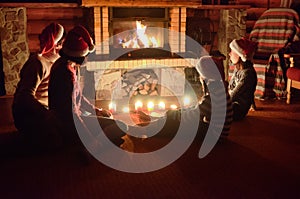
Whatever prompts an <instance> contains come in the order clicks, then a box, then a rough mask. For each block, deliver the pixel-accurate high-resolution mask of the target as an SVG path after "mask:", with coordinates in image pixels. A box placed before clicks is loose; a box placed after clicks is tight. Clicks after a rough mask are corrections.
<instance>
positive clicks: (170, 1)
mask: <svg viewBox="0 0 300 199" xmlns="http://www.w3.org/2000/svg"><path fill="white" fill-rule="evenodd" d="M199 5H201V0H182V1H177V0H148V1H147V0H82V6H86V7H95V6H108V7H195V6H199Z"/></svg>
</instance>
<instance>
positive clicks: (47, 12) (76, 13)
mask: <svg viewBox="0 0 300 199" xmlns="http://www.w3.org/2000/svg"><path fill="white" fill-rule="evenodd" d="M27 13H28V17H27V19H28V20H40V19H44V20H47V19H48V20H52V19H71V20H73V19H74V18H77V17H82V15H83V10H82V8H79V7H78V8H71V7H70V8H65V7H61V8H43V7H42V8H27Z"/></svg>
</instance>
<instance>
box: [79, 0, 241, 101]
mask: <svg viewBox="0 0 300 199" xmlns="http://www.w3.org/2000/svg"><path fill="white" fill-rule="evenodd" d="M82 5H83V6H86V7H92V8H93V15H94V19H93V20H94V35H95V44H96V52H95V56H94V57H92V58H89V61H88V62H87V64H86V68H87V70H88V71H92V72H93V73H94V80H95V90H96V99H97V100H106V99H111V97H112V95H113V92H114V97H117V98H120V99H121V98H122V97H124V96H125V95H124V94H122V93H124V92H122V88H123V85H122V76H123V75H124V74H125V73H127V72H128V71H131V70H135V71H136V70H141V71H142V70H149V69H151V70H153V72H154V73H156V76H157V77H158V82H159V84H158V85H165V86H167V87H169V88H172V90H173V92H170V90H169V89H165V88H164V86H158V91H159V92H158V94H159V95H160V96H172V95H176V96H181V95H184V93H185V91H184V89H185V86H184V84H185V79H183V80H182V79H180V75H179V76H178V77H176V78H174V73H173V72H171V71H170V70H168V68H172V69H174V70H176V71H177V72H178V74H180V73H181V74H182V75H181V76H184V73H185V72H184V69H185V68H193V67H194V66H195V65H196V63H197V59H195V56H193V57H187V58H186V57H185V55H186V54H187V53H186V50H188V49H186V47H187V45H186V36H185V33H186V18H187V8H193V7H195V8H197V7H198V8H199V6H201V1H195V0H192V1H170V0H164V1H157V0H150V1H139V0H137V1H129V0H125V1H118V0H109V1H93V0H83V1H82ZM114 7H121V8H128V9H130V8H132V7H134V8H166V9H167V12H168V16H167V17H168V19H169V21H168V29H169V30H170V31H169V33H168V35H167V37H168V45H169V50H170V54H171V56H170V57H156V56H153V57H147V58H136V57H135V58H130V57H127V58H128V59H116V60H113V61H112V60H110V59H109V54H110V50H111V49H110V43H109V38H110V37H111V36H112V35H111V32H110V31H111V27H110V23H111V15H112V14H111V8H114ZM226 11H227V12H226ZM220 12H221V14H220V15H221V16H222V17H223V19H226V18H227V17H228V19H229V25H231V26H228V22H227V21H228V20H227V19H226V22H222V20H221V22H220V25H221V27H222V28H223V31H222V30H221V31H220V32H219V34H221V39H219V41H221V42H222V43H223V44H224V42H225V43H229V42H230V41H231V40H232V39H233V38H239V37H241V36H244V35H245V30H246V26H245V21H244V17H245V16H246V14H245V13H246V12H245V11H244V10H243V9H234V10H224V11H220ZM228 27H229V28H228ZM228 29H229V31H231V33H230V35H231V36H228V35H229V34H228V32H227V31H228ZM224 36H225V37H224ZM222 51H223V52H225V53H224V54H226V55H227V54H228V53H227V52H228V48H226V47H225V48H224V47H222V48H221V52H222ZM223 52H222V53H223ZM204 54H207V52H204ZM178 55H183V57H185V58H184V59H183V58H182V57H181V56H178ZM97 57H98V58H97ZM226 64H227V63H226ZM225 73H227V72H226V71H225ZM120 79H121V81H120ZM136 79H137V81H138V79H143V78H136ZM174 80H175V81H174ZM176 80H177V81H176ZM116 82H119V84H118V85H116ZM125 86H126V88H128V87H127V85H125ZM131 87H132V88H137V87H138V85H136V84H134V85H132V86H131ZM118 89H120V90H118ZM113 90H114V91H113ZM116 93H117V95H116ZM132 93H134V91H132ZM127 94H128V92H127Z"/></svg>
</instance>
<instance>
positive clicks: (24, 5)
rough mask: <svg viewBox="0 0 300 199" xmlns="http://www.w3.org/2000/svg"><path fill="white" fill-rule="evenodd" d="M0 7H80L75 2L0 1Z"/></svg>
mask: <svg viewBox="0 0 300 199" xmlns="http://www.w3.org/2000/svg"><path fill="white" fill-rule="evenodd" d="M0 7H26V8H61V7H65V8H70V7H71V8H72V7H74V8H75V7H80V6H79V5H78V4H77V3H0Z"/></svg>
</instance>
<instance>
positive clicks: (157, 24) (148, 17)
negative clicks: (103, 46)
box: [109, 7, 170, 58]
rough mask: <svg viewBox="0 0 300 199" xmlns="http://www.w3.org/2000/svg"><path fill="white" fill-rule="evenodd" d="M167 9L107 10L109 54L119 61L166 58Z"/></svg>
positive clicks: (116, 8)
mask: <svg viewBox="0 0 300 199" xmlns="http://www.w3.org/2000/svg"><path fill="white" fill-rule="evenodd" d="M168 23H169V18H168V9H167V8H118V7H113V8H110V26H109V28H110V30H109V32H110V37H111V38H112V39H111V40H110V53H112V54H113V53H118V54H119V55H122V56H121V58H148V57H169V56H170V53H169V49H170V47H169V42H168V33H167V28H168Z"/></svg>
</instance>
